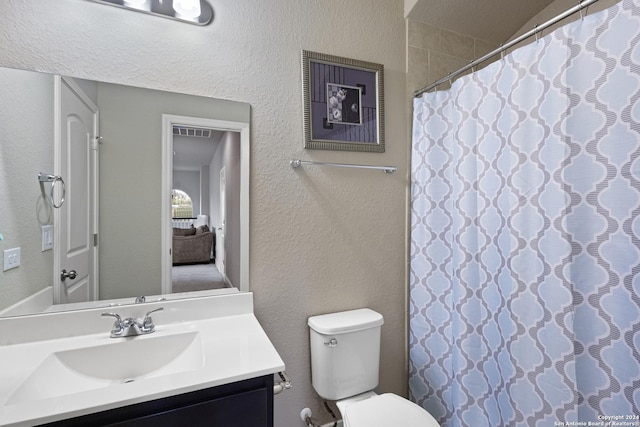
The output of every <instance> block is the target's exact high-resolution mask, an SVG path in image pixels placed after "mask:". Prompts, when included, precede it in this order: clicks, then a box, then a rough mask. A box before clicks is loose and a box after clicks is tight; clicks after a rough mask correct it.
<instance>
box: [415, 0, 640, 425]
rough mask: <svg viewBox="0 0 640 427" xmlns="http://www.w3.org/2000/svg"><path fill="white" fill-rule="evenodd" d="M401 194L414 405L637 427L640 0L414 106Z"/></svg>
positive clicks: (486, 416)
mask: <svg viewBox="0 0 640 427" xmlns="http://www.w3.org/2000/svg"><path fill="white" fill-rule="evenodd" d="M411 181H412V182H411V185H412V199H411V262H410V264H411V265H410V307H409V310H410V344H409V345H410V348H409V359H410V366H409V370H410V372H409V388H410V398H411V399H412V400H413V401H415V402H417V403H418V404H420V405H421V406H423V407H424V408H425V409H427V410H428V411H429V412H430V413H431V414H432V415H433V416H434V417H435V418H436V419H437V420H438V421H439V422H440V423H441V424H442V425H443V426H472V427H481V426H491V427H495V426H560V425H588V424H587V423H589V422H591V423H597V422H600V421H603V424H602V425H640V420H639V415H640V354H639V351H640V2H639V1H638V0H624V1H622V2H621V3H618V4H617V5H615V6H613V7H612V8H610V9H608V10H605V11H602V12H599V13H597V14H592V15H590V16H586V17H584V18H582V19H578V20H577V21H575V22H573V23H571V24H567V25H566V26H564V27H563V28H560V29H558V30H556V31H554V32H552V33H550V34H548V35H546V36H544V37H541V38H539V39H538V40H535V41H533V42H531V43H530V44H529V45H527V46H524V47H521V48H519V49H517V50H515V51H514V52H512V53H510V54H508V55H506V56H505V57H503V58H501V59H500V60H498V61H497V62H495V63H492V64H490V65H488V66H487V67H485V68H484V69H482V70H480V71H477V72H475V73H473V74H470V75H467V76H464V77H462V78H461V79H459V80H457V81H456V82H454V83H453V85H452V87H451V89H450V90H447V91H438V92H433V93H427V94H424V95H423V96H422V97H421V98H417V99H416V100H415V101H414V125H413V147H412V167H411ZM609 421H614V422H618V423H626V424H607V422H609ZM583 423H584V424H583ZM591 425H593V424H591Z"/></svg>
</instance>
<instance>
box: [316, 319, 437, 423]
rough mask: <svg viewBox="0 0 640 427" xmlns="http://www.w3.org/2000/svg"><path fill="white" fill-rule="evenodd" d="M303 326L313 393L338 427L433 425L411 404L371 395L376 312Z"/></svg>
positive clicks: (386, 395)
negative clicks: (331, 404)
mask: <svg viewBox="0 0 640 427" xmlns="http://www.w3.org/2000/svg"><path fill="white" fill-rule="evenodd" d="M307 323H308V325H309V328H310V340H311V381H312V384H313V388H314V389H315V390H316V392H317V393H318V395H320V397H322V398H323V399H326V400H332V401H335V402H336V405H337V406H338V409H339V410H340V413H341V415H342V422H343V424H344V427H389V426H402V427H437V426H439V424H438V422H437V421H436V420H435V419H434V418H433V417H432V416H431V414H429V413H428V412H427V411H425V410H424V409H423V408H421V407H420V406H418V405H416V404H415V403H412V402H410V401H408V400H407V399H404V398H402V397H400V396H397V395H395V394H392V393H384V394H380V395H378V394H376V393H375V392H374V391H373V390H374V389H375V388H376V387H377V386H378V374H379V368H380V331H381V328H382V324H383V323H384V319H383V317H382V315H381V314H380V313H377V312H375V311H373V310H370V309H368V308H364V309H359V310H350V311H343V312H339V313H330V314H323V315H320V316H313V317H310V318H309V320H308V322H307Z"/></svg>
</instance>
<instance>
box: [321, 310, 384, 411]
mask: <svg viewBox="0 0 640 427" xmlns="http://www.w3.org/2000/svg"><path fill="white" fill-rule="evenodd" d="M383 323H384V319H383V317H382V315H381V314H380V313H377V312H375V311H373V310H370V309H368V308H363V309H359V310H350V311H342V312H339V313H330V314H323V315H320V316H313V317H310V318H309V321H308V325H309V328H310V341H311V381H312V384H313V388H314V389H315V390H316V392H317V393H318V395H320V397H322V398H323V399H326V400H340V399H344V398H346V397H350V396H355V395H357V394H360V393H364V392H367V391H371V390H373V389H374V388H376V387H377V386H378V373H379V369H380V330H381V327H382V324H383Z"/></svg>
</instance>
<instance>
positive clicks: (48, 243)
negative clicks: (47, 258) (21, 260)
mask: <svg viewBox="0 0 640 427" xmlns="http://www.w3.org/2000/svg"><path fill="white" fill-rule="evenodd" d="M50 249H53V225H43V226H42V252H44V251H48V250H50Z"/></svg>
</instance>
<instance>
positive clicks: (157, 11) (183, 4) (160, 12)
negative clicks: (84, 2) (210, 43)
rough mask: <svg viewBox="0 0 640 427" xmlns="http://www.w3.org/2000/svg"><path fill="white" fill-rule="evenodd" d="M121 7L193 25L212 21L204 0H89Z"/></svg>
mask: <svg viewBox="0 0 640 427" xmlns="http://www.w3.org/2000/svg"><path fill="white" fill-rule="evenodd" d="M89 1H93V2H95V3H102V4H109V5H112V6H117V7H120V8H123V9H129V10H135V11H137V12H143V13H148V14H151V15H156V16H162V17H164V18H171V19H176V20H178V21H181V22H187V23H189V24H195V25H207V24H209V23H211V21H213V9H212V8H211V5H210V4H209V3H208V2H207V1H206V0H89Z"/></svg>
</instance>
